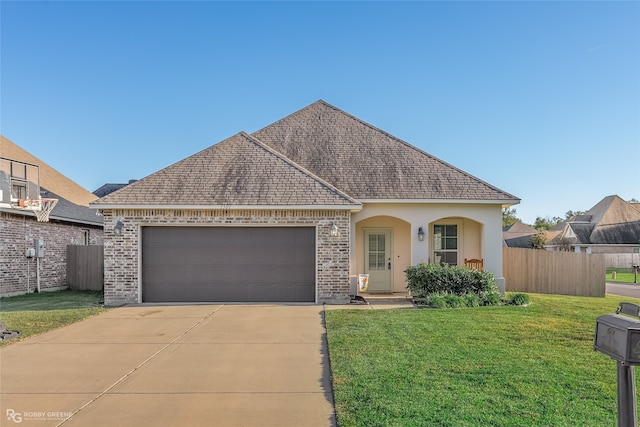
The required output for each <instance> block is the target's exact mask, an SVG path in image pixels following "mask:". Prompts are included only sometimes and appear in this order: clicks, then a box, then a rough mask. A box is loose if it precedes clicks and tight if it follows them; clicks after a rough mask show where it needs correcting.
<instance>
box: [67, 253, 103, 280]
mask: <svg viewBox="0 0 640 427" xmlns="http://www.w3.org/2000/svg"><path fill="white" fill-rule="evenodd" d="M67 285H69V288H71V289H73V290H77V291H101V290H102V289H103V287H104V246H97V245H90V246H87V245H69V246H67Z"/></svg>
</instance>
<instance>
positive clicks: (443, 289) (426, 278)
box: [404, 263, 499, 301]
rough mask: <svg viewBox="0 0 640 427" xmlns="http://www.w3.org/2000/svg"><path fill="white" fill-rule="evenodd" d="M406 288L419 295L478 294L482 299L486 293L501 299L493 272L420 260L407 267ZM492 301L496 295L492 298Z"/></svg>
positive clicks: (419, 296)
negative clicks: (416, 263) (418, 262)
mask: <svg viewBox="0 0 640 427" xmlns="http://www.w3.org/2000/svg"><path fill="white" fill-rule="evenodd" d="M404 273H405V275H406V277H407V289H408V290H409V291H411V294H412V295H413V296H414V297H416V298H424V297H426V296H427V295H431V294H454V295H458V296H464V295H467V294H473V295H477V296H478V298H479V299H480V300H481V301H483V300H485V299H486V297H487V295H490V294H495V295H496V296H498V298H499V294H498V286H497V285H496V281H495V278H494V277H493V274H491V273H489V272H487V271H478V270H472V269H470V268H467V267H458V266H449V265H446V264H444V265H441V264H425V263H421V264H418V265H413V266H411V267H408V268H407V269H405V270H404ZM489 298H490V299H491V300H493V299H494V297H493V296H492V297H489Z"/></svg>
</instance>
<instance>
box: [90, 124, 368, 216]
mask: <svg viewBox="0 0 640 427" xmlns="http://www.w3.org/2000/svg"><path fill="white" fill-rule="evenodd" d="M92 205H93V206H95V207H101V206H106V205H128V206H166V205H172V206H211V205H214V206H215V205H218V206H226V205H230V206H264V205H270V206H307V205H316V206H335V207H340V208H353V207H359V206H360V203H359V202H358V201H357V200H354V199H352V198H351V197H349V196H348V195H346V194H344V193H342V192H341V191H340V190H338V189H336V188H334V187H333V186H331V185H330V184H328V183H326V182H324V181H322V180H321V179H320V178H318V177H316V176H314V175H312V174H311V173H309V172H308V171H305V170H304V169H302V168H301V167H300V166H298V165H296V164H294V163H292V162H291V161H290V160H288V159H286V158H284V157H283V156H281V155H280V154H278V153H276V152H275V151H273V150H272V149H271V148H269V147H267V146H266V145H264V144H262V143H260V142H259V141H257V140H256V139H255V138H253V137H252V136H250V135H248V134H246V133H244V132H241V133H239V134H236V135H235V136H232V137H231V138H228V139H226V140H224V141H222V142H220V143H218V144H216V145H213V146H211V147H209V148H206V149H205V150H203V151H201V152H199V153H197V154H194V155H192V156H190V157H188V158H186V159H184V160H182V161H179V162H178V163H175V164H173V165H171V166H169V167H167V168H165V169H162V170H160V171H158V172H156V173H154V174H152V175H149V176H148V177H146V178H143V179H141V180H139V181H136V182H135V183H132V184H130V185H128V186H126V187H124V188H122V189H120V190H118V191H115V192H114V193H111V194H109V195H107V196H105V197H103V198H101V199H99V200H98V201H96V202H95V203H93V204H92Z"/></svg>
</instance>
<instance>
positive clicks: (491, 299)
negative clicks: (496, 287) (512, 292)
mask: <svg viewBox="0 0 640 427" xmlns="http://www.w3.org/2000/svg"><path fill="white" fill-rule="evenodd" d="M500 302H501V299H500V294H499V293H498V292H491V293H487V294H485V295H483V296H482V297H481V298H480V305H484V306H488V305H500Z"/></svg>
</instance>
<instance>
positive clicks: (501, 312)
mask: <svg viewBox="0 0 640 427" xmlns="http://www.w3.org/2000/svg"><path fill="white" fill-rule="evenodd" d="M530 297H531V304H530V305H529V306H527V307H511V306H506V307H479V308H464V309H442V310H437V309H423V310H358V311H356V310H329V311H327V312H326V323H327V337H328V341H329V354H330V358H331V368H332V372H333V382H334V393H335V402H336V410H337V416H338V423H339V425H340V426H342V427H348V426H359V427H360V426H456V427H458V426H572V427H573V426H614V425H615V424H616V419H617V406H616V363H615V362H614V361H613V360H611V359H610V358H609V357H608V356H605V355H603V354H601V353H597V352H595V351H594V350H593V337H594V331H595V322H596V317H598V316H600V315H602V314H610V313H614V312H615V310H616V308H617V307H618V303H619V302H620V301H630V302H635V303H639V304H640V300H638V299H633V298H623V297H613V296H607V297H606V298H587V297H567V296H555V295H538V294H530Z"/></svg>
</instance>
